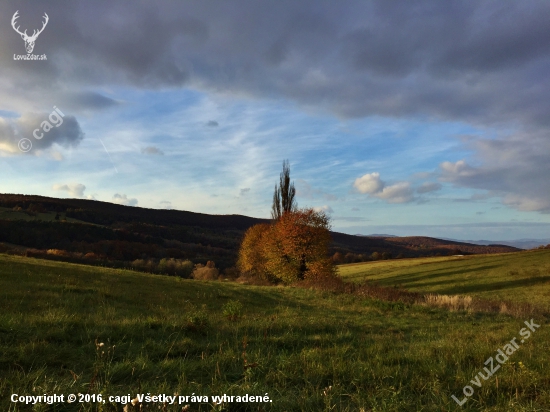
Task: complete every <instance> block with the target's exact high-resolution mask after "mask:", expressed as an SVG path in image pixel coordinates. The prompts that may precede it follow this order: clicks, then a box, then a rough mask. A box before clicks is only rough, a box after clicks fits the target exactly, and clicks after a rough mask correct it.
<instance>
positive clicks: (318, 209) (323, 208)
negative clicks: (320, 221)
mask: <svg viewBox="0 0 550 412" xmlns="http://www.w3.org/2000/svg"><path fill="white" fill-rule="evenodd" d="M313 210H315V211H316V212H324V213H327V214H330V213H334V210H333V209H332V207H330V206H328V205H323V206H317V207H314V208H313Z"/></svg>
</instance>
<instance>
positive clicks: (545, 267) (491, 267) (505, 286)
mask: <svg viewBox="0 0 550 412" xmlns="http://www.w3.org/2000/svg"><path fill="white" fill-rule="evenodd" d="M339 273H340V274H341V276H342V277H343V278H344V279H345V280H347V281H351V282H357V283H361V282H365V281H369V282H372V283H375V284H377V285H380V286H398V287H402V288H404V289H407V290H410V291H413V292H421V293H438V294H443V295H459V294H461V295H470V296H472V297H478V298H483V299H488V300H497V301H500V300H509V301H514V302H522V303H523V302H526V303H531V304H534V305H537V306H539V307H542V308H544V309H546V310H549V309H550V250H547V249H546V250H535V251H526V252H519V253H505V254H498V255H471V256H464V257H435V258H422V259H402V260H385V261H376V262H367V263H358V264H351V265H340V266H339Z"/></svg>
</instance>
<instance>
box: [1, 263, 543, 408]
mask: <svg viewBox="0 0 550 412" xmlns="http://www.w3.org/2000/svg"><path fill="white" fill-rule="evenodd" d="M465 262H466V263H468V261H465ZM400 263H402V262H400ZM440 263H441V264H444V262H440ZM438 264H439V263H438ZM446 264H449V265H455V262H454V261H452V260H451V261H448V262H447V263H446ZM414 268H415V267H414V266H413V267H411V269H414ZM455 269H456V268H455V267H454V266H453V269H452V270H455ZM400 270H405V268H403V267H402V268H401V269H400ZM441 270H442V269H441ZM229 309H231V310H229ZM229 312H230V313H229ZM231 315H235V316H231ZM526 320H527V319H526ZM535 322H536V323H539V324H541V325H542V326H541V327H540V329H539V330H538V331H537V332H536V333H534V334H533V336H532V337H531V339H529V340H527V341H526V342H525V343H524V344H522V345H521V347H520V349H519V350H518V351H517V352H516V353H514V354H513V355H511V356H510V359H509V361H508V362H507V363H505V364H504V365H503V366H502V368H501V369H500V370H499V371H498V372H496V374H495V376H494V377H492V378H490V379H489V380H487V381H483V380H482V387H481V388H477V387H475V393H474V395H473V396H472V397H471V398H470V399H469V400H468V402H466V403H465V404H464V405H463V406H462V407H459V406H458V405H457V404H456V403H455V401H453V400H452V398H451V395H455V396H456V397H457V398H459V399H462V398H463V395H461V394H462V388H463V387H464V386H465V385H467V384H469V382H470V380H472V379H473V378H474V376H475V374H476V373H477V372H479V371H480V370H483V366H485V365H484V362H485V360H486V359H487V358H488V357H490V356H494V355H495V354H496V351H497V349H499V348H501V347H502V346H503V345H504V344H505V343H507V342H508V341H509V340H510V339H512V338H514V337H517V336H519V335H518V332H519V330H520V329H521V328H522V327H524V326H525V325H523V322H522V321H521V320H518V319H514V318H511V317H508V316H504V315H499V314H481V313H467V312H449V311H446V310H443V309H437V308H431V307H424V306H419V305H412V306H410V305H404V304H401V303H395V302H385V301H380V300H373V299H366V298H362V297H358V296H352V295H346V294H340V295H338V294H333V293H328V292H321V291H314V290H306V289H302V288H291V287H286V288H283V287H255V286H245V285H238V284H235V283H229V282H225V283H224V282H201V281H192V280H181V279H178V278H173V277H165V276H154V275H147V274H141V273H136V272H131V271H122V270H113V269H106V268H98V267H89V266H84V265H75V264H68V263H62V262H54V261H42V260H38V259H29V258H23V257H18V256H7V255H0V410H2V411H10V412H12V411H13V412H15V411H26V410H33V411H96V410H97V411H122V410H123V405H121V404H116V403H110V402H106V403H80V404H78V403H77V404H71V405H69V404H67V403H65V404H57V405H45V404H37V405H35V406H34V407H33V408H31V407H25V406H24V405H21V404H16V403H11V402H10V400H9V398H10V396H11V394H12V393H17V394H20V395H39V394H44V393H46V394H53V393H57V394H65V395H67V394H69V393H79V392H80V393H83V394H86V393H90V394H94V393H95V394H102V395H104V396H105V397H106V396H109V395H119V396H122V395H127V394H131V395H132V397H133V396H135V394H137V393H144V394H146V393H151V394H155V395H156V394H167V395H173V394H174V393H177V394H178V395H189V396H190V395H191V394H194V395H201V396H208V397H209V402H204V403H190V402H189V403H190V408H189V410H190V411H222V410H223V411H259V410H260V411H261V410H266V411H267V410H268V411H315V412H318V411H361V410H363V411H454V410H460V411H479V410H483V411H545V410H550V409H549V408H548V405H550V350H549V349H550V328H549V327H548V325H547V322H548V319H547V318H541V319H535ZM101 344H103V345H101ZM520 362H521V364H520ZM496 378H498V385H497V383H496ZM470 385H472V384H470ZM266 393H267V394H268V395H269V398H270V399H271V400H272V402H269V403H225V404H222V405H214V404H213V403H212V401H211V398H210V397H211V396H216V395H223V394H227V395H234V396H243V395H245V394H249V395H262V396H263V395H264V394H266ZM143 406H144V407H143V409H142V410H147V411H153V410H155V411H158V410H165V411H181V410H182V406H184V405H179V406H178V407H176V406H173V405H172V406H170V405H166V406H163V405H160V404H152V403H151V404H144V405H143ZM162 408H164V409H162ZM129 410H133V409H129ZM135 410H138V409H135Z"/></svg>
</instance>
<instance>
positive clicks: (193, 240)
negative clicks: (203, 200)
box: [0, 194, 519, 269]
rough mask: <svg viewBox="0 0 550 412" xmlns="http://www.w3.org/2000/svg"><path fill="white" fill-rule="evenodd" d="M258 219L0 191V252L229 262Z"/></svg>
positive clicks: (383, 244) (451, 250) (116, 260)
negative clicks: (244, 236)
mask: <svg viewBox="0 0 550 412" xmlns="http://www.w3.org/2000/svg"><path fill="white" fill-rule="evenodd" d="M265 222H268V220H266V219H256V218H251V217H248V216H242V215H208V214H203V213H194V212H187V211H180V210H162V209H146V208H140V207H130V206H122V205H117V204H112V203H107V202H99V201H95V200H85V199H56V198H48V197H42V196H29V195H15V194H0V242H3V243H4V244H3V245H2V244H0V251H12V253H25V254H27V255H28V256H38V257H45V258H51V259H62V260H65V261H73V262H87V263H97V264H102V265H110V266H114V267H129V265H130V264H131V262H134V261H137V260H139V261H143V262H149V261H151V260H156V261H159V260H160V259H167V258H170V259H178V260H182V261H183V260H191V261H193V262H194V263H203V264H204V263H206V262H207V261H214V262H215V263H216V264H217V266H218V267H219V268H221V269H227V268H231V267H232V266H234V265H235V261H236V257H237V252H238V248H239V245H240V242H241V239H242V236H243V234H244V232H245V231H246V229H248V228H249V227H251V226H252V225H255V224H258V223H265ZM332 238H333V244H332V247H331V251H330V252H331V254H334V253H336V252H340V253H341V256H342V261H343V262H357V261H365V260H370V259H371V258H372V254H373V253H377V254H378V256H379V257H380V258H382V257H383V258H390V257H418V256H430V255H437V254H439V255H449V254H467V253H502V252H511V251H516V250H519V249H515V248H512V247H508V246H479V245H471V244H467V243H460V242H452V241H444V240H440V239H432V238H423V237H418V238H394V237H391V238H374V237H362V236H353V235H347V234H343V233H337V232H332ZM29 249H30V250H29ZM48 251H49V252H48ZM146 265H147V263H145V266H146Z"/></svg>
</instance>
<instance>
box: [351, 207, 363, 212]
mask: <svg viewBox="0 0 550 412" xmlns="http://www.w3.org/2000/svg"><path fill="white" fill-rule="evenodd" d="M360 210H361V209H359V208H358V207H352V208H351V211H352V212H359V211H360Z"/></svg>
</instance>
